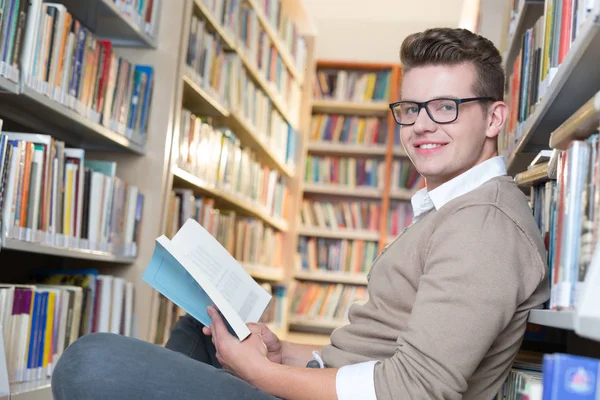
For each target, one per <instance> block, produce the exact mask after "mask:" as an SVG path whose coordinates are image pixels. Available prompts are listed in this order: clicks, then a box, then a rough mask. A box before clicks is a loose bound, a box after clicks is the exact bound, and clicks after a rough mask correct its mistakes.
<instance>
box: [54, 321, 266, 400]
mask: <svg viewBox="0 0 600 400" xmlns="http://www.w3.org/2000/svg"><path fill="white" fill-rule="evenodd" d="M165 347H166V348H163V347H160V346H156V345H153V344H151V343H148V342H144V341H141V340H137V339H133V338H128V337H124V336H118V335H113V334H107V333H94V334H90V335H86V336H83V337H81V338H80V339H78V340H77V341H76V342H75V343H73V344H72V345H71V346H69V348H67V350H65V352H64V353H63V355H62V356H61V358H60V359H59V360H58V363H57V364H56V367H55V368H54V372H53V374H52V395H53V397H54V399H56V400H63V399H115V400H118V399H128V400H132V399H146V400H154V399H182V400H185V399H194V400H205V399H240V400H275V399H276V397H273V396H271V395H269V394H267V393H265V392H262V391H261V390H259V389H257V388H255V387H253V386H252V385H250V384H249V383H247V382H245V381H244V380H241V379H239V378H237V377H236V376H234V375H233V374H231V373H229V372H228V371H225V370H223V369H222V368H221V366H220V365H219V363H218V361H217V360H216V358H215V348H214V346H213V344H212V342H211V340H210V338H209V337H206V336H205V335H204V334H203V333H202V325H201V324H200V323H199V322H197V321H196V320H195V319H193V318H192V317H191V316H189V315H186V316H185V317H182V318H180V319H179V321H177V324H176V325H175V328H174V329H173V332H172V333H171V336H170V337H169V341H168V342H167V344H166V346H165Z"/></svg>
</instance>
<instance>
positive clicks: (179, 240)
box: [169, 219, 271, 333]
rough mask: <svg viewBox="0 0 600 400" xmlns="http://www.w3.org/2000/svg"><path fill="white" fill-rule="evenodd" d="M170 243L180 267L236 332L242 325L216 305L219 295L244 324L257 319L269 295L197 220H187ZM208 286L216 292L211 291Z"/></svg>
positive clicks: (220, 306) (223, 306) (267, 302)
mask: <svg viewBox="0 0 600 400" xmlns="http://www.w3.org/2000/svg"><path fill="white" fill-rule="evenodd" d="M169 246H170V248H171V249H172V250H173V253H174V256H176V257H181V258H182V260H181V262H182V265H183V267H184V268H185V269H186V270H187V271H188V272H189V273H190V274H191V275H192V276H193V277H194V279H196V280H197V281H198V283H199V284H200V285H201V286H202V288H203V289H204V290H205V291H206V292H207V294H208V295H209V296H210V297H211V299H212V300H213V301H214V302H215V305H216V306H217V307H218V308H219V310H220V311H221V313H222V314H223V316H225V318H227V320H228V322H229V323H230V324H231V326H232V328H233V329H234V330H235V331H236V333H237V332H238V330H239V329H241V328H239V327H238V328H239V329H238V328H236V326H235V323H236V321H235V318H234V319H233V320H232V319H231V318H230V315H228V314H229V313H230V311H229V310H228V307H226V305H224V304H219V302H220V298H221V297H222V298H223V300H225V301H226V302H227V303H228V306H230V307H231V309H232V310H233V311H234V312H235V313H236V314H237V317H238V318H239V319H241V321H243V323H244V326H245V323H246V322H258V320H259V319H260V317H261V315H262V313H263V312H264V310H265V308H266V307H267V305H268V304H269V301H270V300H271V295H270V294H269V293H267V291H266V290H265V289H263V288H262V287H261V286H260V285H259V284H258V283H256V282H255V281H254V279H252V277H251V276H250V275H249V274H248V273H247V272H246V271H245V270H244V268H243V267H242V266H241V265H240V264H239V263H238V262H237V260H236V259H235V258H233V256H232V255H231V254H229V252H228V251H227V250H225V248H224V247H223V246H222V245H221V244H220V243H219V242H218V241H217V240H216V239H215V238H214V237H213V236H212V235H211V234H210V233H209V232H208V231H207V230H206V229H204V228H203V227H202V226H201V225H200V224H199V223H198V222H196V221H195V220H193V219H188V220H187V221H186V223H185V224H184V225H183V227H181V229H180V230H179V231H178V232H177V233H176V234H175V236H174V237H173V239H172V240H171V242H170V243H169ZM207 283H210V285H208V284H207ZM211 286H212V287H214V288H215V289H216V291H217V292H218V294H216V293H211V292H213V290H211ZM246 329H247V328H246Z"/></svg>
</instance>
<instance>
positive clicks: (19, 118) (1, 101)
mask: <svg viewBox="0 0 600 400" xmlns="http://www.w3.org/2000/svg"><path fill="white" fill-rule="evenodd" d="M33 110H35V112H32V111H33ZM0 115H2V116H3V117H5V118H6V119H8V120H13V121H15V122H17V123H19V124H22V125H24V126H26V127H28V128H30V129H33V130H37V131H39V132H44V133H47V134H50V135H52V136H53V137H55V138H57V139H60V140H64V141H65V142H67V143H69V144H70V146H73V147H84V148H86V149H93V150H107V151H123V150H125V151H129V152H132V153H134V154H138V155H144V154H145V153H146V145H145V144H139V143H136V142H135V141H134V140H132V139H129V138H128V137H126V136H125V135H122V134H120V133H118V132H115V131H113V130H111V129H108V128H107V127H105V126H104V125H101V124H98V123H95V122H93V121H91V120H90V119H89V118H87V117H85V116H84V115H81V114H79V113H78V112H77V111H75V110H72V109H70V108H68V107H67V106H65V105H63V104H61V103H59V102H58V101H55V100H53V99H51V98H50V97H48V96H46V95H44V94H42V93H39V92H37V91H36V90H34V89H33V88H30V87H28V86H23V87H22V89H21V92H20V93H19V94H17V95H13V94H4V93H0Z"/></svg>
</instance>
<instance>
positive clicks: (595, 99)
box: [498, 0, 600, 398]
mask: <svg viewBox="0 0 600 400" xmlns="http://www.w3.org/2000/svg"><path fill="white" fill-rule="evenodd" d="M509 6H510V7H511V9H512V10H511V25H510V29H509V31H510V38H509V41H508V43H509V47H508V48H507V49H506V53H505V54H506V58H505V65H506V68H507V86H506V98H507V100H508V103H509V106H510V113H509V114H510V116H509V122H508V125H507V127H506V130H505V132H503V135H502V137H501V141H500V144H501V148H502V149H503V151H504V154H505V157H506V158H507V163H508V167H509V172H510V173H511V174H513V175H515V180H516V182H517V183H518V184H519V185H520V186H522V188H523V190H524V191H525V192H526V193H528V194H529V197H530V205H531V207H532V212H533V215H534V217H535V218H536V221H537V223H538V226H539V228H540V231H541V232H542V234H543V235H544V239H545V243H546V247H547V250H548V252H547V257H548V259H547V261H548V265H549V271H550V285H551V298H550V300H549V302H548V304H546V309H545V310H532V311H531V313H530V317H529V322H530V323H531V324H532V327H535V329H537V330H538V331H541V332H543V334H542V337H544V336H545V337H549V336H550V334H551V333H553V332H561V333H565V334H564V335H562V339H561V340H560V341H559V342H558V343H554V344H558V345H559V346H560V349H559V350H542V352H541V353H539V354H538V359H537V360H536V361H535V362H532V363H529V364H528V365H522V364H515V366H514V369H513V372H511V379H513V381H512V382H513V384H515V385H516V386H513V389H514V388H515V387H517V386H518V387H519V388H520V389H521V390H527V389H530V390H531V392H533V391H535V390H537V391H539V390H541V389H539V388H540V387H541V385H542V382H543V383H544V386H546V384H547V383H548V382H551V381H565V382H567V383H568V382H569V379H568V378H567V377H564V378H563V377H562V375H557V374H563V373H564V370H559V369H558V368H559V366H560V365H561V364H556V363H558V362H561V363H568V362H572V363H573V364H571V365H572V366H573V367H575V368H579V371H585V373H586V375H585V376H582V377H583V378H585V379H593V380H597V379H598V377H597V375H596V376H590V375H587V374H588V372H589V371H591V370H589V369H588V368H592V369H594V368H595V370H597V369H598V362H599V361H598V360H597V358H600V312H599V309H598V304H599V303H598V301H599V299H598V298H597V293H598V290H597V288H598V287H599V285H600V278H599V276H600V274H599V273H598V271H600V263H599V261H600V259H599V256H600V252H599V251H598V248H597V243H598V235H597V233H598V171H599V169H598V166H599V165H600V162H599V160H598V135H599V134H600V74H598V71H597V60H598V56H599V53H598V51H599V49H600V35H599V34H598V33H599V32H600V31H599V28H600V2H599V1H595V0H594V1H579V2H571V1H564V2H563V1H560V0H547V1H545V2H535V1H527V0H525V1H523V0H521V1H516V0H515V1H512V2H511V4H510V5H509ZM543 341H545V340H543ZM550 348H551V349H552V346H551V347H550ZM553 352H559V353H568V354H566V355H565V354H563V355H559V356H555V357H554V358H551V357H548V355H547V354H545V353H553ZM570 356H586V357H591V358H592V359H590V360H585V359H582V358H570V359H569V357H570ZM542 357H543V359H542ZM557 357H558V358H557ZM593 358H596V360H594V359H593ZM542 362H543V368H542ZM551 363H555V364H554V365H556V366H555V367H554V368H555V370H554V373H553V372H552V367H551V365H550V364H551ZM586 363H587V364H586ZM594 365H595V366H594ZM565 379H566V380H565ZM515 382H517V383H515ZM509 386H510V384H509ZM543 392H544V398H561V397H550V396H549V395H548V393H549V391H548V388H544V389H543ZM547 392H548V393H547ZM540 393H541V392H540ZM498 398H504V397H502V396H499V397H498ZM535 398H537V397H535ZM540 398H541V397H540Z"/></svg>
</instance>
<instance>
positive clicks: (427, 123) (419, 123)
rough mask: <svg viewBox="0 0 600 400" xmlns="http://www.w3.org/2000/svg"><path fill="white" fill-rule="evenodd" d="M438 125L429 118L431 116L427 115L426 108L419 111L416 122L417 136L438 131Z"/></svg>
mask: <svg viewBox="0 0 600 400" xmlns="http://www.w3.org/2000/svg"><path fill="white" fill-rule="evenodd" d="M436 127H437V125H436V123H435V122H433V120H432V119H431V118H429V114H427V110H425V107H423V108H421V109H420V110H419V114H418V115H417V120H416V121H415V125H414V131H415V133H417V134H423V133H427V132H432V131H434V130H435V129H436Z"/></svg>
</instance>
